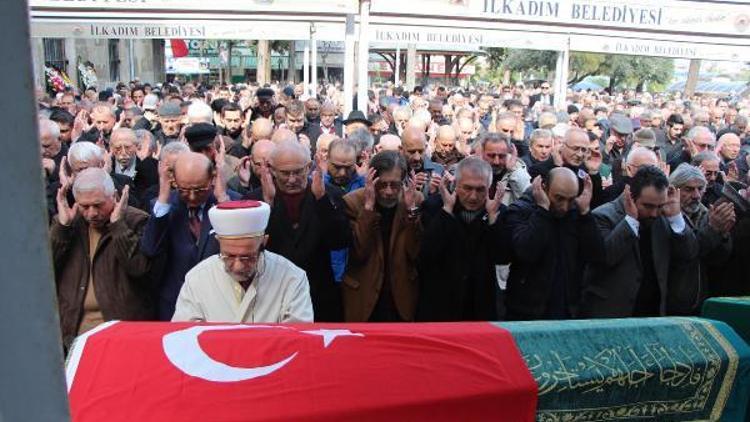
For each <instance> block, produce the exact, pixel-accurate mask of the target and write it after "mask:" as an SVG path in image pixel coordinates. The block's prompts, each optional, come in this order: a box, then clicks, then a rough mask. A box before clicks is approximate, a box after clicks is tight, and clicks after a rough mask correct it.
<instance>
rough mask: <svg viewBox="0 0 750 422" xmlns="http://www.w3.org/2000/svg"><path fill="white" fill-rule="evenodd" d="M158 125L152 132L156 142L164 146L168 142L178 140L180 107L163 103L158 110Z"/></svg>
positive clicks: (180, 117)
mask: <svg viewBox="0 0 750 422" xmlns="http://www.w3.org/2000/svg"><path fill="white" fill-rule="evenodd" d="M158 113H159V125H158V127H157V129H156V130H155V131H154V137H155V138H156V142H158V143H159V144H160V145H162V146H164V145H166V144H168V143H170V142H174V141H177V140H179V138H180V131H182V110H181V109H180V106H179V105H177V104H174V103H171V102H165V103H164V104H162V105H161V107H159V109H158Z"/></svg>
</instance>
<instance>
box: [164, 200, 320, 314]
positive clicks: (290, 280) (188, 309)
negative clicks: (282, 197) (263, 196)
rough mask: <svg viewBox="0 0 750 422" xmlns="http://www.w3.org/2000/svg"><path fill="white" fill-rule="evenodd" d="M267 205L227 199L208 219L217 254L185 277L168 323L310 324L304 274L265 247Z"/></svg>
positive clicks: (308, 289) (307, 285) (308, 287)
mask: <svg viewBox="0 0 750 422" xmlns="http://www.w3.org/2000/svg"><path fill="white" fill-rule="evenodd" d="M270 214H271V208H270V207H269V206H268V204H265V203H263V202H258V201H229V202H224V203H221V204H218V205H215V206H213V207H211V209H210V210H209V212H208V217H209V219H210V220H211V225H212V226H213V228H214V232H215V233H216V239H217V240H218V242H219V253H218V255H214V256H211V257H209V258H208V259H206V260H204V261H202V262H201V263H200V264H198V265H197V266H196V267H195V268H193V269H192V270H190V272H188V273H187V275H186V276H185V284H184V285H183V286H182V289H181V290H180V295H179V297H178V298H177V306H176V308H175V313H174V316H173V317H172V321H202V322H233V323H241V322H246V323H282V322H312V321H313V307H312V302H311V300H310V286H309V284H308V281H307V275H306V274H305V272H304V271H303V270H302V269H301V268H299V267H297V266H296V265H294V264H292V263H291V262H290V261H289V260H287V259H286V258H284V257H282V256H280V255H277V254H275V253H273V252H269V251H266V250H265V245H266V243H267V242H268V235H267V234H266V233H265V230H266V226H267V225H268V218H269V216H270Z"/></svg>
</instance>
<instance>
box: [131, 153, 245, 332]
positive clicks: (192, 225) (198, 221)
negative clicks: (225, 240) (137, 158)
mask: <svg viewBox="0 0 750 422" xmlns="http://www.w3.org/2000/svg"><path fill="white" fill-rule="evenodd" d="M217 174H218V172H217V171H216V169H215V166H214V163H212V162H211V160H209V159H208V158H207V157H206V156H205V155H203V154H198V153H194V152H183V153H181V154H180V155H179V156H178V157H177V159H176V161H175V163H174V169H173V173H172V176H173V180H174V185H175V188H176V189H175V191H174V192H173V191H172V190H171V187H172V186H171V185H172V180H171V179H172V178H171V177H170V174H169V167H168V166H167V165H165V164H160V166H159V197H158V198H157V199H156V201H155V202H154V204H153V206H152V207H151V210H152V213H151V216H150V218H149V220H148V223H147V224H146V229H145V230H144V234H143V238H142V240H141V251H142V252H143V253H144V254H145V255H146V256H149V257H160V258H162V259H164V264H165V266H164V268H163V269H162V274H161V276H160V277H158V279H159V280H160V281H161V282H160V283H159V287H158V289H159V291H158V296H159V297H158V313H159V319H160V320H162V321H169V320H171V319H172V314H174V307H175V303H176V301H177V295H178V294H179V292H180V288H181V287H182V283H183V282H184V281H185V274H186V273H187V272H188V271H189V270H190V269H192V268H193V267H194V266H195V265H196V264H198V263H199V262H200V261H202V260H203V259H205V258H208V257H209V256H212V255H215V254H217V253H219V244H218V242H217V241H216V238H215V237H214V236H213V235H212V234H210V232H211V223H210V221H209V219H208V210H209V209H210V208H211V207H212V206H213V205H215V204H216V203H219V202H224V201H227V200H230V199H239V197H238V196H237V197H233V195H234V194H233V193H231V194H232V195H230V193H227V192H226V188H225V184H224V183H223V182H222V181H221V179H220V177H219V176H217Z"/></svg>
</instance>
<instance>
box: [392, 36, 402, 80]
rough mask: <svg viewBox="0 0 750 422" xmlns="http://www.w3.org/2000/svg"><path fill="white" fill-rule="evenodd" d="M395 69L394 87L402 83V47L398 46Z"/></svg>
mask: <svg viewBox="0 0 750 422" xmlns="http://www.w3.org/2000/svg"><path fill="white" fill-rule="evenodd" d="M395 65H396V66H395V67H396V68H395V69H394V70H393V71H394V75H393V85H394V86H399V84H400V83H401V46H400V45H396V63H395Z"/></svg>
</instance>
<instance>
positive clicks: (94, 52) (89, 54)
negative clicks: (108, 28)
mask: <svg viewBox="0 0 750 422" xmlns="http://www.w3.org/2000/svg"><path fill="white" fill-rule="evenodd" d="M75 45H76V55H77V57H80V58H81V61H82V62H85V61H90V62H91V63H93V64H94V70H96V77H97V81H98V83H97V89H98V90H102V89H105V88H107V87H110V86H113V85H114V82H113V81H111V80H110V77H109V50H108V43H107V40H106V39H83V38H79V39H76V40H75Z"/></svg>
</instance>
